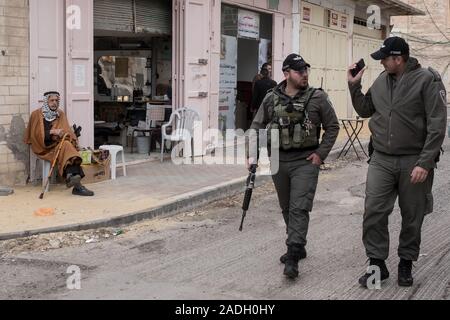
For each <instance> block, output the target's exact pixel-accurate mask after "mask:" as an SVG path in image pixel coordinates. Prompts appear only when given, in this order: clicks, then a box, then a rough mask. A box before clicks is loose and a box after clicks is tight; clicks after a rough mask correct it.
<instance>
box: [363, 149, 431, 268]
mask: <svg viewBox="0 0 450 320" xmlns="http://www.w3.org/2000/svg"><path fill="white" fill-rule="evenodd" d="M418 158H419V156H418V155H404V156H392V155H386V154H383V153H380V152H377V151H375V152H374V153H373V155H372V157H371V160H370V165H369V170H368V174H367V184H366V199H365V212H364V221H363V243H364V246H365V248H366V254H367V256H368V257H369V258H375V259H381V260H386V259H387V257H388V255H389V230H388V217H389V215H390V214H391V212H392V210H393V209H394V204H395V201H396V199H397V196H398V203H399V207H400V212H401V216H402V226H401V231H400V239H399V246H398V255H399V257H400V258H402V259H406V260H413V261H417V259H418V257H419V251H420V241H421V229H422V223H423V220H424V217H425V215H426V214H428V213H431V212H432V211H433V195H432V193H431V190H432V186H433V177H434V171H433V170H430V171H429V173H428V177H427V179H426V180H425V182H423V183H419V184H412V183H411V173H412V171H413V169H414V167H415V165H416V162H417V160H418Z"/></svg>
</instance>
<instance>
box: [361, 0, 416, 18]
mask: <svg viewBox="0 0 450 320" xmlns="http://www.w3.org/2000/svg"><path fill="white" fill-rule="evenodd" d="M356 3H357V6H369V5H377V6H379V7H380V9H381V10H382V11H384V12H385V13H387V14H388V15H389V16H424V15H425V12H423V11H422V10H419V9H417V8H416V7H413V6H411V5H409V4H407V3H405V2H403V1H400V0H362V1H356Z"/></svg>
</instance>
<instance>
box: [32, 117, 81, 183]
mask: <svg viewBox="0 0 450 320" xmlns="http://www.w3.org/2000/svg"><path fill="white" fill-rule="evenodd" d="M58 113H59V117H58V118H57V119H56V120H54V121H53V122H52V129H63V130H64V132H65V133H69V136H70V141H69V140H67V141H65V142H64V143H63V146H62V148H61V151H60V153H59V156H58V161H57V164H58V173H59V175H60V176H61V177H62V176H63V174H64V169H65V168H66V166H67V165H68V164H72V163H73V161H74V160H77V162H78V161H80V163H81V158H80V154H79V152H78V151H77V148H76V146H77V145H78V140H77V137H76V136H75V134H74V133H73V130H72V128H71V127H70V126H69V122H68V120H67V117H66V114H65V113H64V112H63V111H62V110H61V109H58ZM44 140H45V132H44V115H43V114H42V110H41V109H37V110H35V111H33V113H32V114H31V116H30V121H29V122H28V127H27V129H26V131H25V136H24V142H25V143H26V144H29V145H31V150H33V152H34V153H35V154H36V156H37V157H39V158H40V159H42V160H47V161H50V162H52V161H53V159H54V157H55V155H56V151H57V149H58V146H59V142H60V141H59V138H57V139H55V140H54V143H53V144H52V145H50V146H48V147H47V146H46V145H45V142H44ZM74 158H75V159H74ZM43 178H45V177H43Z"/></svg>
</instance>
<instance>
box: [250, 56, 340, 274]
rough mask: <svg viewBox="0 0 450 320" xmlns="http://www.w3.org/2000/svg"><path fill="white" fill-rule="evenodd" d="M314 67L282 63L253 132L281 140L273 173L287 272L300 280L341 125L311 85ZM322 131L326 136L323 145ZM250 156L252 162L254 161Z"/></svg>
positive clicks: (291, 60) (293, 60)
mask: <svg viewBox="0 0 450 320" xmlns="http://www.w3.org/2000/svg"><path fill="white" fill-rule="evenodd" d="M310 67H311V66H310V65H309V64H308V63H306V62H305V60H304V59H303V58H302V57H301V56H299V55H298V54H290V55H289V56H288V57H287V58H286V60H285V61H284V63H283V72H284V76H285V80H284V81H283V82H281V83H280V84H279V85H278V86H276V87H275V88H274V89H272V90H271V91H269V93H268V94H267V95H266V97H265V98H264V100H263V102H262V104H261V106H260V108H259V109H258V112H257V114H256V116H255V119H254V120H253V123H252V125H251V129H256V130H260V129H268V136H269V137H270V136H271V135H270V132H271V131H272V130H275V131H276V132H277V133H278V137H279V141H278V144H279V152H278V153H277V155H278V156H275V155H272V157H271V162H274V161H279V165H278V167H279V170H278V172H276V173H274V172H272V174H273V176H272V177H273V181H274V184H275V188H276V190H277V194H278V199H279V203H280V206H281V209H282V213H283V218H284V221H285V223H286V229H287V234H288V236H287V240H286V245H287V253H286V254H285V255H283V256H282V257H281V258H280V260H281V262H283V263H285V268H284V274H285V275H286V276H287V277H289V278H296V277H297V276H298V261H299V260H300V259H302V258H305V257H306V250H305V245H306V242H307V241H306V236H307V233H308V225H309V213H310V212H311V211H312V208H313V200H314V196H315V192H316V187H317V180H318V175H319V167H320V165H321V164H322V163H323V161H324V160H325V159H326V158H327V156H328V154H329V152H330V151H331V148H332V147H333V145H334V143H335V141H336V138H337V136H338V133H339V122H338V119H337V117H336V114H335V112H334V109H333V106H332V104H331V102H330V100H329V98H328V96H327V94H326V93H325V92H323V91H322V90H320V89H315V88H312V87H310V86H309V83H308V76H309V72H310ZM321 127H322V128H323V129H324V130H325V133H324V135H323V137H322V140H321V141H320V131H321ZM255 159H256V156H255V155H253V156H252V155H250V158H249V164H252V163H256V160H255Z"/></svg>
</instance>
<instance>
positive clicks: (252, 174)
mask: <svg viewBox="0 0 450 320" xmlns="http://www.w3.org/2000/svg"><path fill="white" fill-rule="evenodd" d="M256 168H257V165H256V164H253V165H251V166H250V173H249V175H248V178H247V189H246V190H245V196H244V203H243V204H242V210H243V211H242V220H241V226H240V227H239V231H242V227H243V225H244V219H245V216H246V214H247V210H248V206H249V205H250V200H251V198H252V193H253V189H254V188H255V178H256Z"/></svg>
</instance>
